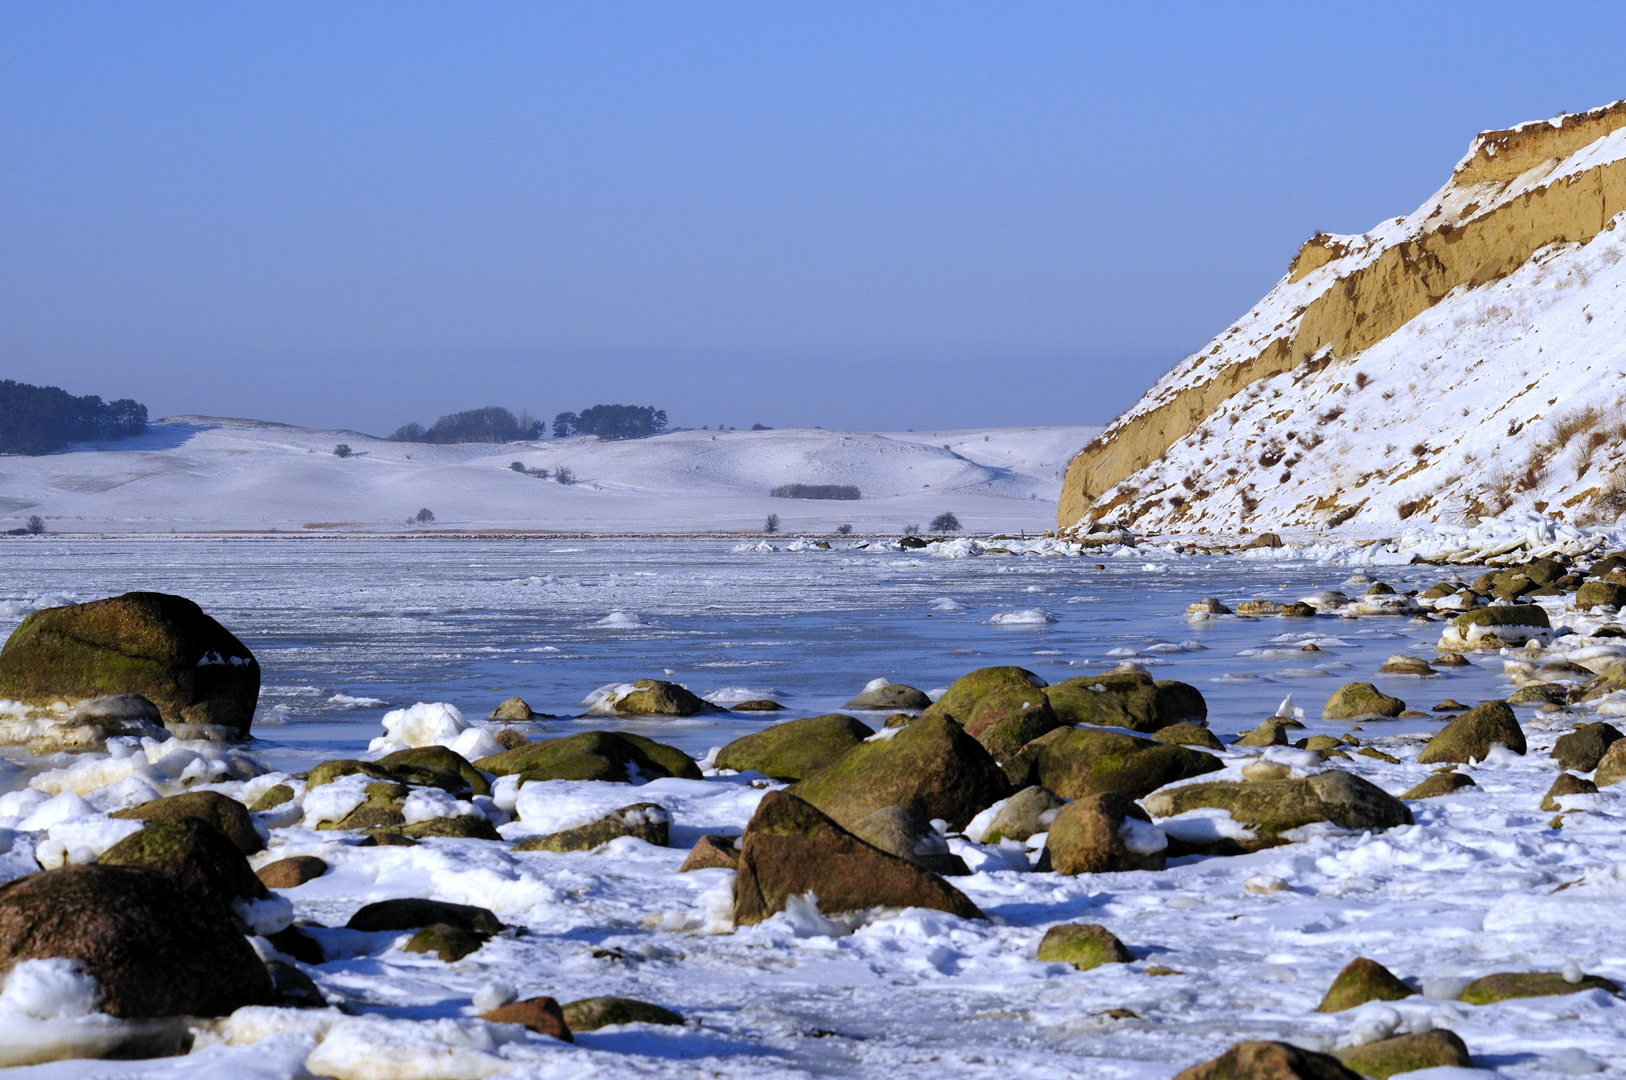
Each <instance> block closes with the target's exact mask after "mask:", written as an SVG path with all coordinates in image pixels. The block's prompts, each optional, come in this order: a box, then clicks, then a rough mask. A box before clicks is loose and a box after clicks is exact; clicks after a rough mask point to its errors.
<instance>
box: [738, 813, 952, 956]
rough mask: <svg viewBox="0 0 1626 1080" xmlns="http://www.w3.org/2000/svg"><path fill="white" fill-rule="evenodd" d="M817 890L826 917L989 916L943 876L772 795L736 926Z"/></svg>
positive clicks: (741, 874) (751, 827)
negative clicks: (915, 910) (885, 911)
mask: <svg viewBox="0 0 1626 1080" xmlns="http://www.w3.org/2000/svg"><path fill="white" fill-rule="evenodd" d="M809 891H811V892H812V893H813V894H814V895H815V896H817V897H818V903H819V909H820V910H821V911H823V912H825V913H826V914H833V913H837V912H844V911H861V910H863V909H865V908H871V907H898V908H908V907H921V908H931V909H935V910H938V911H946V912H949V913H951V914H954V915H958V916H960V917H962V918H967V919H980V918H983V917H984V916H983V914H982V912H981V911H980V910H978V908H977V906H976V905H975V904H973V903H972V902H971V901H970V900H969V899H967V898H966V896H965V895H964V894H963V893H961V892H960V891H959V890H958V889H956V888H954V886H952V885H950V884H948V883H947V882H945V881H944V880H943V879H942V878H940V877H938V876H937V875H936V874H933V873H931V872H930V871H928V870H923V869H921V868H920V867H918V866H916V865H915V864H914V863H912V862H910V861H908V860H907V859H900V858H898V857H897V856H895V855H889V854H887V853H886V852H884V851H881V850H879V849H878V848H875V847H872V846H870V845H869V844H866V843H865V842H864V841H862V840H860V839H859V838H858V837H856V836H854V835H853V834H851V833H850V832H848V831H847V830H846V829H843V828H842V827H841V826H840V825H838V824H836V822H835V821H833V820H832V819H831V818H829V817H827V816H826V815H824V814H823V813H820V812H819V810H818V809H817V808H816V807H814V806H813V805H812V804H810V803H808V802H805V801H803V800H802V799H799V798H797V797H796V796H795V795H792V794H789V793H788V792H787V791H770V792H768V793H767V794H766V795H764V796H763V797H762V801H761V802H760V803H758V804H757V810H756V813H755V814H754V815H753V816H752V818H751V822H750V824H748V825H747V826H746V828H745V835H744V838H743V839H742V841H741V844H740V857H739V870H738V873H737V874H736V875H735V877H734V921H735V923H736V924H738V925H741V926H745V925H750V924H753V923H759V922H762V921H763V920H764V919H767V918H768V917H770V916H771V915H773V914H774V913H776V912H779V911H783V910H785V903H786V901H787V899H789V898H790V897H792V896H802V895H804V894H806V893H807V892H809Z"/></svg>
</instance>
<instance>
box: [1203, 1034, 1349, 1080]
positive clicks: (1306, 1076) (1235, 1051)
mask: <svg viewBox="0 0 1626 1080" xmlns="http://www.w3.org/2000/svg"><path fill="white" fill-rule="evenodd" d="M1174 1080H1360V1075H1359V1074H1358V1073H1354V1072H1351V1071H1350V1069H1349V1067H1348V1066H1347V1065H1345V1064H1344V1063H1343V1062H1341V1061H1339V1060H1338V1059H1337V1058H1335V1057H1333V1056H1332V1055H1331V1054H1318V1053H1316V1052H1315V1051H1314V1050H1303V1049H1300V1048H1299V1047H1297V1046H1294V1045H1292V1044H1291V1043H1283V1042H1241V1043H1237V1044H1236V1045H1235V1046H1233V1047H1231V1048H1230V1049H1229V1050H1227V1051H1225V1053H1223V1054H1221V1055H1220V1056H1219V1057H1217V1058H1215V1059H1214V1060H1212V1061H1205V1062H1203V1063H1202V1064H1201V1065H1193V1066H1192V1067H1191V1068H1189V1069H1182V1070H1181V1071H1180V1072H1177V1073H1175V1074H1174Z"/></svg>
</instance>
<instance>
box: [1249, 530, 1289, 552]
mask: <svg viewBox="0 0 1626 1080" xmlns="http://www.w3.org/2000/svg"><path fill="white" fill-rule="evenodd" d="M1282 546H1283V544H1282V538H1281V537H1280V536H1278V535H1277V534H1276V533H1271V532H1267V533H1260V534H1259V535H1258V536H1256V537H1254V538H1253V539H1252V540H1249V541H1248V542H1247V543H1246V544H1243V545H1242V548H1243V550H1244V551H1246V550H1247V549H1249V548H1279V547H1282Z"/></svg>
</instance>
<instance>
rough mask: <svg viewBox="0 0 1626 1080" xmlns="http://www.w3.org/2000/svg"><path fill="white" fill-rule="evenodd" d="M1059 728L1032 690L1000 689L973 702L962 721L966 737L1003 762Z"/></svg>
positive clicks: (1046, 705) (1038, 693)
mask: <svg viewBox="0 0 1626 1080" xmlns="http://www.w3.org/2000/svg"><path fill="white" fill-rule="evenodd" d="M1060 725H1061V721H1060V720H1058V719H1056V713H1055V711H1054V710H1053V709H1051V707H1050V702H1049V700H1048V699H1046V698H1045V695H1044V691H1042V690H1035V689H1033V688H1032V687H1026V688H1023V687H1015V686H1004V687H1000V688H998V689H995V690H991V691H989V692H988V693H986V694H984V695H983V696H982V697H980V698H978V699H977V703H976V704H975V705H974V706H972V708H971V713H970V715H969V716H968V717H967V719H966V720H965V730H966V734H967V735H970V736H971V737H972V738H973V739H976V740H977V741H978V742H980V743H981V744H982V745H983V747H984V748H985V749H987V751H988V753H990V754H992V755H993V757H994V760H995V761H1005V760H1007V759H1009V758H1010V757H1012V756H1013V755H1014V754H1016V753H1017V751H1019V750H1021V749H1022V747H1024V746H1026V745H1027V744H1028V743H1030V742H1032V741H1033V740H1034V739H1037V738H1038V737H1039V736H1041V735H1044V734H1046V733H1048V732H1051V731H1054V730H1055V729H1056V728H1057V727H1059V726H1060Z"/></svg>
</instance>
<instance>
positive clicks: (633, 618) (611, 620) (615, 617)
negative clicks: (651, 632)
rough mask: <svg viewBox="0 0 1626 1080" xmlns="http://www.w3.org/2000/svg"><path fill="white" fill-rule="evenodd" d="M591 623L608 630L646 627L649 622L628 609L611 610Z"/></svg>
mask: <svg viewBox="0 0 1626 1080" xmlns="http://www.w3.org/2000/svg"><path fill="white" fill-rule="evenodd" d="M593 625H594V626H601V627H604V628H606V629H610V630H640V629H647V628H648V627H649V626H650V625H651V624H650V623H646V622H644V621H643V620H642V619H640V618H639V617H638V616H637V615H634V614H633V613H632V612H630V611H612V612H610V613H609V614H608V615H606V616H604V618H602V619H600V620H598V621H597V622H595V623H594V624H593Z"/></svg>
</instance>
